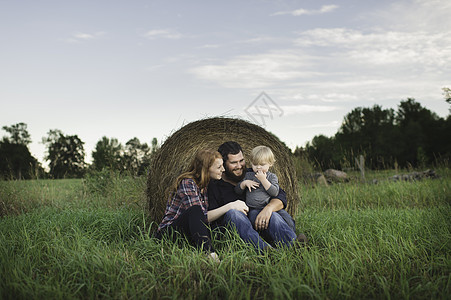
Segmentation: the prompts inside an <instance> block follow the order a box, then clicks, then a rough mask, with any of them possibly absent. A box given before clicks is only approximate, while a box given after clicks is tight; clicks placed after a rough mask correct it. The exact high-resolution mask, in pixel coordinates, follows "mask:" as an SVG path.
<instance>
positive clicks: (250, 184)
mask: <svg viewBox="0 0 451 300" xmlns="http://www.w3.org/2000/svg"><path fill="white" fill-rule="evenodd" d="M259 185H260V183H258V182H257V181H253V180H244V181H243V182H242V183H241V189H242V190H244V188H248V189H249V192H252V189H254V190H255V189H256V188H258V186H259Z"/></svg>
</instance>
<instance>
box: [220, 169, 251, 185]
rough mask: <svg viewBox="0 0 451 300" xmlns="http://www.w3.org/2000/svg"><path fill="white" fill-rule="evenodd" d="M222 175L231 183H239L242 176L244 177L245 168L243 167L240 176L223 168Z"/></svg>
mask: <svg viewBox="0 0 451 300" xmlns="http://www.w3.org/2000/svg"><path fill="white" fill-rule="evenodd" d="M224 174H225V176H226V177H227V178H228V179H229V180H231V181H233V182H240V181H241V180H243V179H244V176H246V167H243V172H241V175H240V176H237V175H235V174H233V172H232V171H231V170H229V169H228V168H225V170H224Z"/></svg>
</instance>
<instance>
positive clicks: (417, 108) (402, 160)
mask: <svg viewBox="0 0 451 300" xmlns="http://www.w3.org/2000/svg"><path fill="white" fill-rule="evenodd" d="M443 90H444V92H445V100H446V102H448V103H450V104H451V96H450V90H449V89H446V88H445V89H443ZM450 133H451V115H449V114H448V117H447V118H446V119H445V118H441V117H439V116H438V115H437V114H435V113H433V112H431V111H430V110H429V109H427V108H425V107H423V106H422V105H421V104H420V103H418V102H416V101H415V99H413V98H408V99H407V100H404V101H401V102H400V104H399V105H398V109H397V110H396V111H395V110H394V109H383V108H382V107H381V106H379V105H374V106H373V107H357V108H355V109H353V110H352V111H351V112H350V113H348V114H347V115H346V116H345V117H344V119H343V122H342V125H341V126H340V128H339V129H338V131H337V133H336V134H335V135H334V136H331V137H327V136H324V135H317V136H315V137H314V138H313V139H312V140H311V142H308V143H307V144H306V146H305V147H303V148H299V147H298V148H296V150H295V152H294V155H295V156H298V157H302V158H307V159H308V160H309V161H311V162H313V164H315V166H316V168H318V169H322V170H324V169H328V168H336V169H346V168H353V167H355V165H356V164H355V163H354V161H355V159H356V157H360V156H361V155H362V156H363V157H364V158H365V166H366V167H368V168H371V169H387V168H394V167H397V166H399V167H401V168H406V167H414V168H419V167H424V166H430V165H432V164H434V163H437V162H439V163H445V164H446V165H447V163H448V162H449V159H450V157H451V135H450Z"/></svg>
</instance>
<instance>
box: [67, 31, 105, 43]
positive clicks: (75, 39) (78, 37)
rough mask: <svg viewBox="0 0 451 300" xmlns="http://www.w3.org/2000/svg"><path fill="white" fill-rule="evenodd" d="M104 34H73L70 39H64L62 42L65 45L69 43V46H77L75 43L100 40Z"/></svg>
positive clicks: (100, 32) (101, 32) (99, 32)
mask: <svg viewBox="0 0 451 300" xmlns="http://www.w3.org/2000/svg"><path fill="white" fill-rule="evenodd" d="M105 34H106V33H105V32H103V31H98V32H95V33H86V32H75V33H73V34H72V35H71V37H70V38H66V39H65V40H64V41H65V42H67V43H71V44H77V43H82V42H86V41H89V40H95V39H98V38H101V37H102V36H104V35H105Z"/></svg>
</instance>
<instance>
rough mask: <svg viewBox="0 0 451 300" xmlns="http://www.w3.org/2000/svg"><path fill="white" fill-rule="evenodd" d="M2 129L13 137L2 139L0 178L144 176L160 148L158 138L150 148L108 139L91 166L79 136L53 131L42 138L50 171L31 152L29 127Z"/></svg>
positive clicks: (101, 142)
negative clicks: (105, 174) (100, 174)
mask: <svg viewBox="0 0 451 300" xmlns="http://www.w3.org/2000/svg"><path fill="white" fill-rule="evenodd" d="M2 129H3V130H4V131H6V132H7V133H8V134H9V136H4V137H3V138H2V140H0V179H30V178H81V177H83V176H84V175H85V174H86V173H87V172H89V171H101V170H104V169H109V170H112V171H119V172H127V173H128V174H131V175H134V176H140V175H144V174H145V173H146V169H147V167H148V166H149V164H150V158H151V155H152V154H153V153H154V152H155V151H156V150H157V149H158V147H159V146H158V141H157V139H156V138H153V140H152V142H151V145H148V144H147V143H141V142H140V141H139V139H138V138H136V137H134V138H132V139H130V140H129V141H128V142H127V143H126V144H125V145H124V146H123V145H122V144H121V143H119V141H118V140H117V139H116V138H107V137H105V136H104V137H102V138H101V139H100V140H99V141H98V142H97V144H96V147H95V149H94V150H93V151H92V157H93V163H92V164H90V165H89V164H87V163H86V162H85V156H86V155H85V150H84V146H83V145H84V142H83V141H82V140H81V139H80V138H79V137H78V136H77V135H68V134H64V133H63V132H62V131H61V130H59V129H52V130H49V131H48V133H47V136H45V137H43V138H42V142H43V143H44V144H45V146H46V155H45V160H46V161H48V163H49V170H48V172H46V171H45V170H44V168H43V167H42V165H41V164H40V163H39V161H38V160H37V159H36V158H34V157H33V156H32V155H31V153H30V151H29V149H28V145H29V144H30V143H31V138H30V134H29V133H28V130H27V124H25V123H18V124H14V125H11V126H3V127H2Z"/></svg>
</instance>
